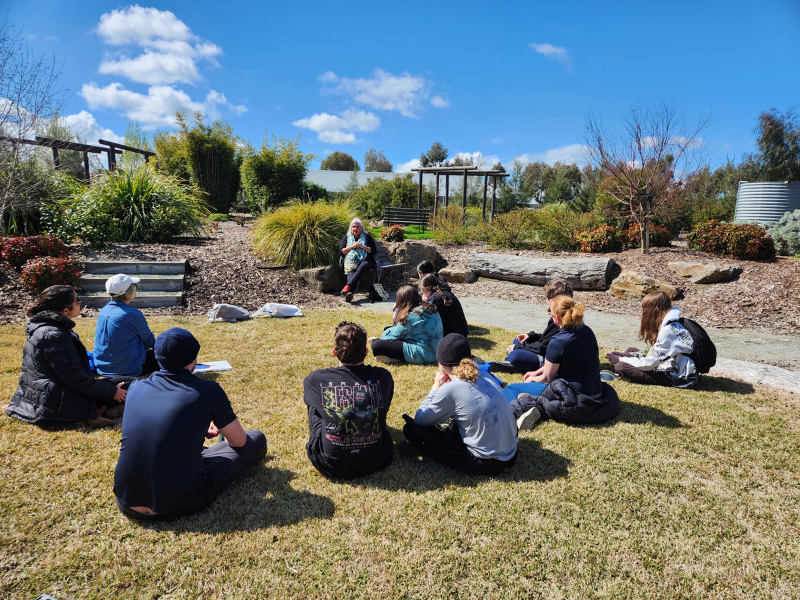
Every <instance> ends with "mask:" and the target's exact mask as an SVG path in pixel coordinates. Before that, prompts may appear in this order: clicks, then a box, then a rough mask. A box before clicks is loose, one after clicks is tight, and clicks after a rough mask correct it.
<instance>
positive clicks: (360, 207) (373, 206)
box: [352, 173, 433, 219]
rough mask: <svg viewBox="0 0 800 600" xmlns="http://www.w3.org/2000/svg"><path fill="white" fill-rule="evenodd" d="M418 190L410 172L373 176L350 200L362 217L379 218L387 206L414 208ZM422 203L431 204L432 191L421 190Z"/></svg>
mask: <svg viewBox="0 0 800 600" xmlns="http://www.w3.org/2000/svg"><path fill="white" fill-rule="evenodd" d="M418 190H419V188H418V187H417V183H416V182H415V181H414V179H413V177H412V176H411V174H410V173H409V174H408V175H406V176H404V177H395V178H394V179H384V178H383V177H375V178H374V179H370V180H369V181H368V182H367V183H365V184H364V185H362V186H360V187H359V188H358V189H357V190H356V191H355V192H354V193H353V197H352V202H353V206H354V207H355V209H356V211H358V214H360V215H361V216H362V217H365V218H367V219H381V218H383V211H384V209H385V208H386V207H387V206H396V207H402V208H416V207H417V195H418V193H419V191H418ZM423 204H424V205H425V206H428V207H430V206H433V192H431V191H429V190H423Z"/></svg>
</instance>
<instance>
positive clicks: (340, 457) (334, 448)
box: [303, 365, 394, 479]
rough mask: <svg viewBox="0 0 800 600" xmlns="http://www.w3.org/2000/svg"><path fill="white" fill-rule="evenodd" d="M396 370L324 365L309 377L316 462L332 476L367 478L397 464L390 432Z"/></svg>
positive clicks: (311, 451)
mask: <svg viewBox="0 0 800 600" xmlns="http://www.w3.org/2000/svg"><path fill="white" fill-rule="evenodd" d="M392 394H394V380H393V379H392V374H391V373H389V371H387V370H386V369H383V368H381V367H373V366H371V365H357V366H341V367H331V368H328V369H319V370H317V371H314V372H312V373H311V374H310V375H309V376H308V377H306V378H305V380H304V381H303V401H304V402H305V403H306V405H307V406H308V430H309V440H308V443H307V444H306V450H307V452H308V458H309V460H310V461H311V463H312V464H313V465H314V466H315V467H316V468H317V469H319V470H320V471H321V472H322V473H323V474H325V475H327V476H328V477H335V478H343V479H350V478H353V477H361V476H362V475H367V474H368V473H372V472H373V471H377V470H378V469H382V468H383V467H385V466H387V465H388V464H389V463H390V462H392V456H393V452H394V447H393V445H392V437H391V435H389V432H388V431H386V414H387V413H388V412H389V406H390V405H391V403H392Z"/></svg>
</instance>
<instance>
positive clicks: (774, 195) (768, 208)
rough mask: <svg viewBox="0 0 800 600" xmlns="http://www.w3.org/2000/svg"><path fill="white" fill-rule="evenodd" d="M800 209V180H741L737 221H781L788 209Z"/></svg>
mask: <svg viewBox="0 0 800 600" xmlns="http://www.w3.org/2000/svg"><path fill="white" fill-rule="evenodd" d="M797 209H800V181H790V182H789V183H783V182H782V181H754V182H749V181H741V182H739V189H738V190H737V192H736V216H735V217H734V220H735V221H737V222H750V221H755V222H757V223H764V222H775V221H780V219H781V217H782V216H783V215H784V214H785V213H786V211H789V212H793V211H795V210H797Z"/></svg>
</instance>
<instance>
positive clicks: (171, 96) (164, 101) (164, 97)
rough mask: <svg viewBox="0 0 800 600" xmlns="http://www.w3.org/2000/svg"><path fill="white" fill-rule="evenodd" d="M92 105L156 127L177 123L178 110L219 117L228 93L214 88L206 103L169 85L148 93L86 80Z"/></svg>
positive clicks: (85, 90)
mask: <svg viewBox="0 0 800 600" xmlns="http://www.w3.org/2000/svg"><path fill="white" fill-rule="evenodd" d="M80 95H81V96H83V98H84V99H85V100H86V102H87V104H88V105H89V108H92V109H95V108H109V109H112V110H116V111H119V112H121V113H122V114H124V115H125V116H126V117H127V118H128V119H130V120H131V121H139V122H140V123H141V124H142V127H143V128H144V129H156V128H157V127H161V126H171V125H174V124H175V113H176V112H186V113H189V114H192V113H194V112H197V111H199V112H201V113H203V114H205V115H207V116H209V117H210V118H216V117H218V116H219V110H218V108H217V105H225V104H226V99H225V96H224V94H220V93H219V92H217V91H215V90H211V91H210V92H209V93H208V95H207V96H206V100H205V102H195V101H193V100H192V99H191V98H190V97H189V95H188V94H187V93H186V92H184V91H183V90H176V89H175V88H173V87H171V86H168V85H154V86H151V87H150V89H149V90H148V91H147V95H144V94H139V93H137V92H132V91H130V90H126V89H125V88H123V87H122V84H121V83H112V84H109V85H107V86H105V87H99V86H98V85H97V84H95V83H86V84H84V85H83V87H82V88H81V91H80Z"/></svg>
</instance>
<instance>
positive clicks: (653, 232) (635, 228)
mask: <svg viewBox="0 0 800 600" xmlns="http://www.w3.org/2000/svg"><path fill="white" fill-rule="evenodd" d="M623 235H624V237H625V245H626V246H627V247H628V248H640V247H641V245H642V232H641V230H640V229H639V225H638V224H637V223H631V224H630V225H628V229H627V230H626V231H625V233H624V234H623ZM671 243H672V234H671V233H670V231H669V229H667V228H666V227H662V226H661V225H656V224H655V223H650V247H651V248H655V247H657V246H669V245H670V244H671Z"/></svg>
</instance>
